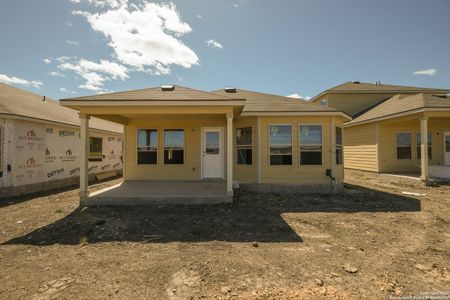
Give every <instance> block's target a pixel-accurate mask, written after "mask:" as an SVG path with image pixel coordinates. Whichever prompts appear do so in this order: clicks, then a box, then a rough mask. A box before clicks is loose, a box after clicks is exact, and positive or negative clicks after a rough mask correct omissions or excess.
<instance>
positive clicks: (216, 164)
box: [202, 128, 223, 178]
mask: <svg viewBox="0 0 450 300" xmlns="http://www.w3.org/2000/svg"><path fill="white" fill-rule="evenodd" d="M222 144H223V143H222V128H203V130H202V175H203V178H222V177H223V146H222Z"/></svg>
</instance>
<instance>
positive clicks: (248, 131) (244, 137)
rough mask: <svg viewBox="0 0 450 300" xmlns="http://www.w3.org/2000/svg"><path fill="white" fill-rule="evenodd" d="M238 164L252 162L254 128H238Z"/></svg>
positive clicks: (249, 163)
mask: <svg viewBox="0 0 450 300" xmlns="http://www.w3.org/2000/svg"><path fill="white" fill-rule="evenodd" d="M236 147H237V164H238V165H251V164H252V128H251V127H245V128H237V129H236Z"/></svg>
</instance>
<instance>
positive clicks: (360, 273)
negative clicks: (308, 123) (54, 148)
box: [0, 172, 450, 299]
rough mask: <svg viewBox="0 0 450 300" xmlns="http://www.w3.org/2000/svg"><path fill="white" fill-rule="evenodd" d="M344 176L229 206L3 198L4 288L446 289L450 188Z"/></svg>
mask: <svg viewBox="0 0 450 300" xmlns="http://www.w3.org/2000/svg"><path fill="white" fill-rule="evenodd" d="M346 176H347V188H346V190H345V192H344V193H343V194H339V195H332V196H324V195H322V196H321V195H290V196H282V195H270V196H269V195H257V194H251V193H238V195H237V197H236V201H235V203H233V204H226V205H200V206H191V207H187V206H175V205H173V206H172V205H171V206H152V207H135V208H109V207H99V208H83V209H82V208H79V207H78V200H77V190H70V191H65V192H60V193H56V194H53V195H48V196H39V197H38V196H36V197H28V198H22V199H16V200H12V201H11V202H8V201H7V202H0V278H1V284H0V298H2V299H24V298H25V299H30V298H31V299H53V298H55V299H56V298H63V299H92V298H94V299H95V298H97V299H102V298H107V297H109V298H113V299H200V298H204V299H211V298H214V299H389V298H390V297H391V299H392V297H400V296H412V295H413V296H420V295H425V294H424V293H427V292H428V293H431V292H434V294H428V295H431V296H433V295H434V296H437V297H441V298H435V299H448V298H449V294H448V293H449V292H450V186H445V185H443V186H437V187H421V186H420V184H411V183H408V182H399V183H392V182H390V180H388V179H386V178H384V177H380V176H378V175H374V174H368V173H361V172H347V174H346ZM115 183H117V180H114V181H110V182H107V183H102V184H99V185H97V186H95V187H94V189H97V188H101V187H105V186H108V185H112V184H115ZM402 191H409V192H414V193H418V194H420V196H414V195H413V196H411V195H403V194H402ZM423 194H425V195H423ZM437 292H441V293H437Z"/></svg>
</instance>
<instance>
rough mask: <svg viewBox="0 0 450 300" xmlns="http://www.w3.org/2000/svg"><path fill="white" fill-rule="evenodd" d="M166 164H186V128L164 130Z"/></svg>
mask: <svg viewBox="0 0 450 300" xmlns="http://www.w3.org/2000/svg"><path fill="white" fill-rule="evenodd" d="M164 164H166V165H182V164H184V130H183V129H165V130H164Z"/></svg>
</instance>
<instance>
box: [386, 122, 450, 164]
mask: <svg viewBox="0 0 450 300" xmlns="http://www.w3.org/2000/svg"><path fill="white" fill-rule="evenodd" d="M428 131H429V132H431V134H432V159H431V160H429V164H430V165H440V164H443V162H444V158H443V133H444V132H445V131H450V120H449V119H444V118H441V119H430V120H429V121H428ZM398 132H410V133H411V134H412V151H411V152H412V159H410V160H409V159H400V160H399V159H397V133H398ZM419 132H420V121H419V119H417V120H411V121H406V122H399V123H389V124H381V125H380V137H382V139H383V143H380V172H417V171H420V159H417V148H416V133H419Z"/></svg>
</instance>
